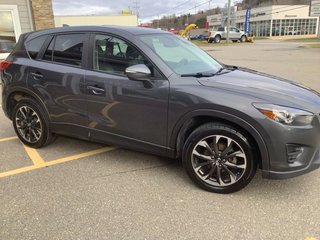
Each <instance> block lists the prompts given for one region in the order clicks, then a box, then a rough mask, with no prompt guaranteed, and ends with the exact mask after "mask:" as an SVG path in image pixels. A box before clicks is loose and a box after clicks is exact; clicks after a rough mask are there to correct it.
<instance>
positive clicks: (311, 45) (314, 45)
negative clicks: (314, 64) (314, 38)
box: [304, 43, 320, 48]
mask: <svg viewBox="0 0 320 240" xmlns="http://www.w3.org/2000/svg"><path fill="white" fill-rule="evenodd" d="M304 47H306V48H320V43H310V44H305V45H304Z"/></svg>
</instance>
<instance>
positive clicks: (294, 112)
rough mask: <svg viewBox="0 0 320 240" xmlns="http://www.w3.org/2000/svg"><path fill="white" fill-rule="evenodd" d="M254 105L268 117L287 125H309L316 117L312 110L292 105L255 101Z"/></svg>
mask: <svg viewBox="0 0 320 240" xmlns="http://www.w3.org/2000/svg"><path fill="white" fill-rule="evenodd" d="M253 106H254V107H255V108H256V109H258V110H259V111H260V112H261V113H262V114H263V115H265V116H266V117H268V118H270V119H272V120H274V121H276V122H279V123H282V124H285V125H292V126H305V125H309V124H311V122H312V120H313V117H314V114H313V113H311V112H308V111H304V110H300V109H296V108H291V107H283V106H278V105H274V104H264V103H254V104H253Z"/></svg>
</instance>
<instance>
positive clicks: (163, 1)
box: [52, 0, 236, 22]
mask: <svg viewBox="0 0 320 240" xmlns="http://www.w3.org/2000/svg"><path fill="white" fill-rule="evenodd" d="M135 2H138V7H139V16H140V17H139V20H140V21H141V22H148V21H150V20H152V19H157V18H158V16H159V17H160V18H161V17H162V16H164V15H172V14H176V15H180V14H186V13H191V14H192V13H195V12H197V11H199V10H207V9H209V6H210V8H214V7H216V6H220V7H223V6H224V5H225V4H226V3H227V0H211V1H210V4H209V0H68V1H66V0H52V4H53V12H54V14H55V15H109V14H119V13H121V11H122V10H128V9H131V10H132V11H133V13H134V14H135V13H136V8H135V6H136V4H135ZM231 2H236V1H234V0H231Z"/></svg>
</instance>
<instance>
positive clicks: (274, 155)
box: [262, 116, 320, 179]
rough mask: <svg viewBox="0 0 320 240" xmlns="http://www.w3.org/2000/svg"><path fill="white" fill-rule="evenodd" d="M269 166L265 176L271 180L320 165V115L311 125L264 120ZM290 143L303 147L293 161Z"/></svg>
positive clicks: (265, 170)
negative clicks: (295, 125)
mask: <svg viewBox="0 0 320 240" xmlns="http://www.w3.org/2000/svg"><path fill="white" fill-rule="evenodd" d="M263 126H264V129H265V131H267V132H268V136H265V139H267V140H266V145H267V148H268V152H269V166H268V168H267V169H265V168H263V169H262V176H263V177H264V178H269V179H286V178H291V177H296V176H300V175H303V174H305V173H308V172H311V171H313V170H315V169H317V168H319V167H320V116H315V117H314V119H313V121H312V123H311V124H310V125H308V126H303V127H301V126H299V127H294V126H286V125H283V124H280V123H276V122H274V121H272V120H269V119H265V120H264V121H263ZM288 146H296V147H297V149H299V150H300V152H299V154H296V155H295V157H294V158H293V160H292V159H291V158H290V154H289V153H290V151H289V150H288V149H289V148H288Z"/></svg>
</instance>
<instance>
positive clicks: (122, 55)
mask: <svg viewBox="0 0 320 240" xmlns="http://www.w3.org/2000/svg"><path fill="white" fill-rule="evenodd" d="M116 56H117V57H122V58H124V57H125V55H124V53H123V52H118V53H117V54H116Z"/></svg>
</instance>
